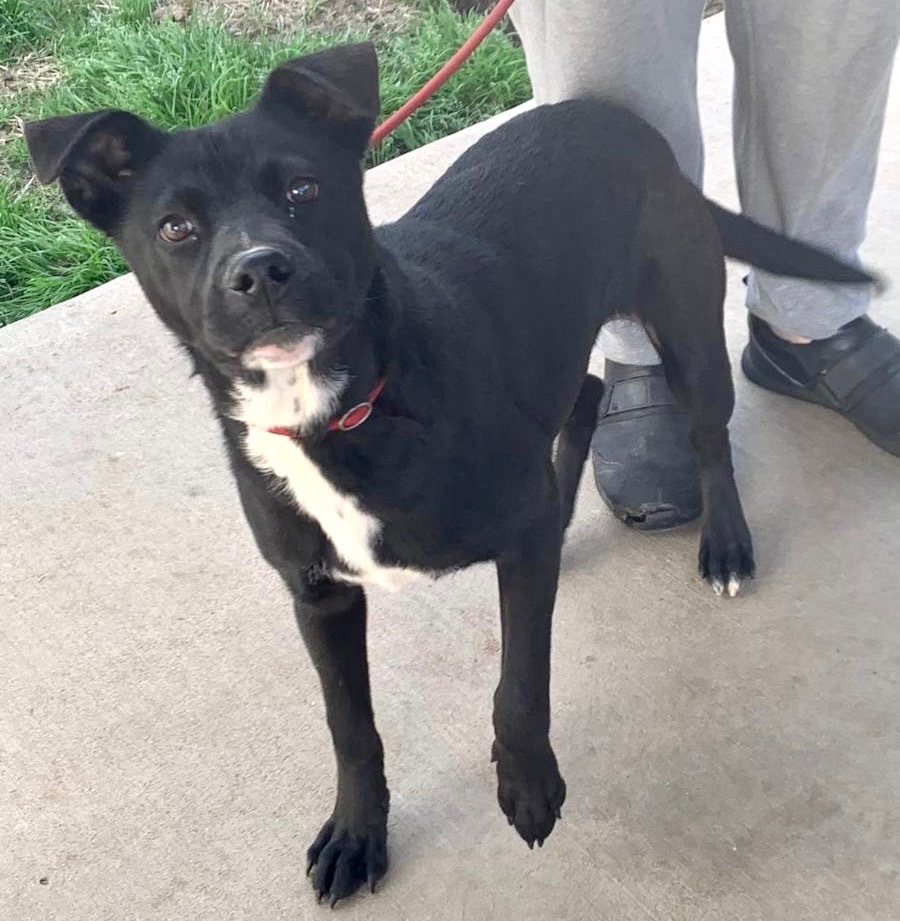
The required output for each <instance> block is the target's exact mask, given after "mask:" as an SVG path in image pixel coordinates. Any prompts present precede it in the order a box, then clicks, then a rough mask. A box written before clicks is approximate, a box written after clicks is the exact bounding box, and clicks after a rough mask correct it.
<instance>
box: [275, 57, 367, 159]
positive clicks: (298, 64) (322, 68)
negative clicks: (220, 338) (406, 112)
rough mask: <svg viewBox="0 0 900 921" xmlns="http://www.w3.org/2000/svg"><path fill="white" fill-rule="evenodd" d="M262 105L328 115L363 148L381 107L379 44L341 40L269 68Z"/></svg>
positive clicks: (322, 116)
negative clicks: (346, 43)
mask: <svg viewBox="0 0 900 921" xmlns="http://www.w3.org/2000/svg"><path fill="white" fill-rule="evenodd" d="M259 105H260V106H262V107H263V108H270V109H277V110H280V111H282V112H283V111H284V110H285V109H287V110H289V111H293V112H294V113H296V114H298V115H300V116H302V117H306V118H316V119H324V120H326V121H328V122H330V123H331V124H332V125H333V126H334V128H335V129H336V130H338V131H339V132H341V133H343V135H344V136H345V137H346V138H347V139H348V140H349V142H350V143H351V144H353V145H354V146H355V147H358V148H359V150H360V152H362V151H363V150H365V146H366V144H367V142H368V140H369V135H370V134H371V133H372V129H373V128H374V127H375V119H376V118H377V117H378V112H379V108H380V101H379V96H378V57H377V55H376V54H375V46H374V45H373V44H372V43H371V42H361V43H360V44H356V45H338V46H337V47H335V48H329V49H327V50H326V51H319V52H317V53H316V54H308V55H305V56H304V57H302V58H294V59H293V60H290V61H286V62H285V63H284V64H282V65H281V66H280V67H277V68H276V69H275V70H273V71H272V73H271V74H269V78H268V80H266V84H265V86H264V87H263V91H262V96H261V97H260V101H259Z"/></svg>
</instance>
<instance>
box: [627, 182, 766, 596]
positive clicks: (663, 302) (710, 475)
mask: <svg viewBox="0 0 900 921" xmlns="http://www.w3.org/2000/svg"><path fill="white" fill-rule="evenodd" d="M673 199H674V200H672V201H671V202H667V203H665V206H666V207H667V212H668V214H669V215H670V219H669V221H668V222H661V224H660V225H658V226H662V227H668V228H669V230H668V232H667V233H666V234H665V236H664V237H658V238H657V239H656V240H655V245H652V247H651V248H650V250H649V252H650V253H651V254H652V256H651V258H650V259H649V261H648V264H647V265H645V267H644V272H643V277H642V282H641V285H640V287H639V296H638V315H639V316H640V318H641V319H642V320H643V322H644V324H645V325H646V326H647V328H648V331H649V332H650V335H651V338H652V339H653V340H654V344H655V345H656V347H657V349H658V351H659V354H660V357H661V358H662V363H663V368H664V370H665V374H666V379H667V380H668V382H669V386H670V387H671V389H672V392H673V393H674V395H675V397H676V399H677V400H678V401H679V402H680V403H681V405H682V406H684V407H685V409H686V410H687V411H688V413H689V416H690V425H691V432H690V437H691V442H692V444H693V445H694V447H695V448H696V450H697V452H698V454H699V458H700V476H701V488H702V494H703V506H704V520H703V531H702V536H701V543H700V554H699V569H700V574H701V576H702V577H703V578H704V579H706V580H707V581H708V582H710V583H711V584H712V586H713V588H714V589H715V591H716V593H717V594H723V593H725V592H727V594H729V595H735V594H737V591H738V590H739V588H740V586H741V583H742V582H743V581H744V580H745V579H748V578H752V576H753V573H754V562H753V545H752V540H751V537H750V531H749V529H748V528H747V523H746V521H745V519H744V512H743V509H742V508H741V500H740V497H739V495H738V490H737V485H736V484H735V481H734V470H733V467H732V461H731V444H730V441H729V436H728V422H729V420H730V418H731V413H732V410H733V409H734V386H733V384H732V378H731V366H730V364H729V361H728V352H727V350H726V346H725V333H724V329H723V319H722V304H723V301H724V297H725V265H724V260H723V259H722V256H721V249H720V247H719V242H718V238H717V236H716V231H715V228H714V226H713V225H712V222H711V220H710V219H709V217H708V216H707V215H706V214H705V213H704V210H705V209H703V205H702V199H700V196H699V193H698V192H697V191H696V190H695V189H694V188H693V186H690V184H689V183H687V181H686V180H685V182H684V186H683V187H682V189H681V190H680V194H677V195H675V196H673ZM671 215H675V216H676V220H678V221H680V222H683V223H682V224H681V225H680V226H678V225H676V226H675V227H673V226H672V221H671Z"/></svg>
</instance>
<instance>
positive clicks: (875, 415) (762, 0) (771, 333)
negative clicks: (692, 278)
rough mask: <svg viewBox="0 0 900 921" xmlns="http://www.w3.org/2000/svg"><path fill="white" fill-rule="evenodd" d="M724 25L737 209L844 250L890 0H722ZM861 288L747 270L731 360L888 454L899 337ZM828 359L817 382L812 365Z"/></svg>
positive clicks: (892, 28)
mask: <svg viewBox="0 0 900 921" xmlns="http://www.w3.org/2000/svg"><path fill="white" fill-rule="evenodd" d="M726 24H727V28H728V39H729V43H730V46H731V52H732V55H733V57H734V61H735V90H734V150H735V163H736V167H737V177H738V189H739V192H740V196H741V206H742V210H743V211H744V213H746V214H747V215H749V216H750V217H752V218H755V219H756V220H758V221H760V222H762V223H764V224H767V225H768V226H771V227H774V228H776V229H778V230H781V231H782V232H784V233H786V234H788V235H790V236H793V237H797V238H798V239H801V240H806V241H809V242H812V243H816V244H817V245H819V246H823V247H825V248H826V249H828V250H831V251H832V252H834V253H836V254H837V255H838V256H840V257H842V258H844V259H846V260H848V261H851V262H853V261H857V260H858V258H859V257H858V249H859V246H860V244H861V243H862V241H863V238H864V236H865V223H866V211H867V208H868V203H869V197H870V195H871V192H872V185H873V182H874V178H875V167H876V163H877V159H878V147H879V142H880V138H881V131H882V126H883V123H884V113H885V106H886V103H887V94H888V88H889V84H890V76H891V69H892V64H893V60H894V55H895V52H896V49H897V40H898V34H900V5H898V3H897V0H872V2H870V3H866V4H847V3H844V2H843V0H792V2H790V3H784V2H783V0H729V3H728V4H727V6H726ZM869 295H870V292H869V290H868V288H867V287H863V286H850V285H823V284H817V283H814V282H808V281H800V280H796V279H790V278H780V277H777V276H773V275H769V274H767V273H765V272H760V271H753V272H751V274H750V276H749V279H748V291H747V306H748V307H749V309H750V311H751V314H752V317H751V344H750V346H749V348H748V351H747V353H746V354H745V357H744V361H743V365H744V369H745V371H746V372H747V373H748V376H750V378H751V379H752V380H754V381H756V382H757V383H760V384H762V385H763V386H770V387H771V388H772V389H779V390H780V391H781V392H786V393H792V392H793V391H794V390H796V387H797V386H798V385H799V387H800V389H799V390H796V392H793V395H796V396H803V397H804V398H806V399H812V400H815V401H816V402H824V403H826V405H833V407H834V408H836V409H839V410H840V411H842V412H844V414H845V415H848V416H849V417H850V418H851V419H852V420H853V421H854V422H856V423H857V424H858V425H859V426H860V428H862V429H863V431H865V432H866V434H868V435H869V437H871V438H872V439H873V440H874V441H876V442H877V443H879V444H880V445H881V446H882V447H885V448H886V449H887V450H891V451H894V453H897V451H898V450H900V376H898V374H897V373H896V372H898V371H900V342H897V340H896V339H894V337H892V336H891V335H890V334H889V333H885V332H883V331H879V330H878V329H877V327H875V326H874V324H873V323H871V321H869V320H868V318H865V317H864V315H865V314H866V312H867V310H868V307H869ZM848 324H849V325H848ZM782 339H786V340H788V341H789V343H791V344H788V345H786V344H785V343H784V342H783V341H782ZM892 339H893V342H891V340H892ZM811 341H812V344H809V343H810V342H811ZM839 361H841V362H842V364H841V365H840V366H839V367H834V370H833V372H831V373H830V378H829V379H828V380H827V381H824V380H823V379H822V375H823V372H828V369H829V368H832V367H833V366H835V365H837V364H838V362H839ZM817 379H818V383H817ZM817 391H821V392H817ZM885 401H887V403H886V402H885ZM888 404H889V405H888Z"/></svg>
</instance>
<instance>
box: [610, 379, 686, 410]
mask: <svg viewBox="0 0 900 921" xmlns="http://www.w3.org/2000/svg"><path fill="white" fill-rule="evenodd" d="M606 387H607V389H606V392H605V393H604V395H603V403H604V405H603V407H602V409H601V412H600V414H601V416H614V415H618V414H619V413H627V412H631V411H632V410H635V409H650V408H653V407H657V406H675V405H677V402H676V400H675V397H674V396H673V395H672V391H671V390H669V385H668V384H667V383H666V379H665V377H664V376H663V375H662V373H661V372H656V373H653V374H647V375H642V376H640V377H626V378H623V379H622V380H618V381H613V382H611V383H610V382H609V381H607V384H606Z"/></svg>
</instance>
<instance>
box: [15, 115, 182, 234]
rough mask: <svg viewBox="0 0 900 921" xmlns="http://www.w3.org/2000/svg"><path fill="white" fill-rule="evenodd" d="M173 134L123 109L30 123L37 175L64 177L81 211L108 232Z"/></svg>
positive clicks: (65, 188)
mask: <svg viewBox="0 0 900 921" xmlns="http://www.w3.org/2000/svg"><path fill="white" fill-rule="evenodd" d="M167 137H168V135H167V134H166V133H165V132H164V131H160V130H159V129H157V128H154V127H153V126H152V125H149V124H148V123H147V122H145V121H144V120H143V119H141V118H138V116H137V115H132V114H131V113H130V112H123V111H120V110H118V109H102V110H100V111H99V112H88V113H86V114H83V115H60V116H55V117H53V118H45V119H43V120H42V121H37V122H29V123H28V124H26V125H25V141H26V143H27V144H28V152H29V153H30V154H31V162H32V163H33V164H34V172H35V175H36V176H37V178H38V179H39V180H40V181H41V182H53V181H54V180H57V179H58V180H59V185H60V188H62V190H63V193H64V194H65V196H66V198H67V199H68V201H69V204H70V205H71V206H72V207H73V208H74V209H75V211H77V212H78V214H80V215H81V216H82V217H83V218H85V220H88V221H90V222H91V223H92V224H95V225H96V226H97V227H99V228H100V229H101V230H103V231H105V232H106V233H111V232H112V230H113V229H114V227H115V225H116V222H117V221H118V219H119V217H120V216H121V214H122V211H123V209H124V206H125V203H126V201H127V196H128V193H129V191H130V187H131V183H130V181H129V180H130V179H131V177H132V176H133V175H134V173H135V172H137V171H138V170H140V169H141V168H142V167H143V166H145V165H146V164H147V163H149V161H150V160H151V159H152V158H153V157H155V156H156V155H157V154H158V153H159V151H160V150H162V148H163V145H164V144H165V142H166V139H167Z"/></svg>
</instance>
